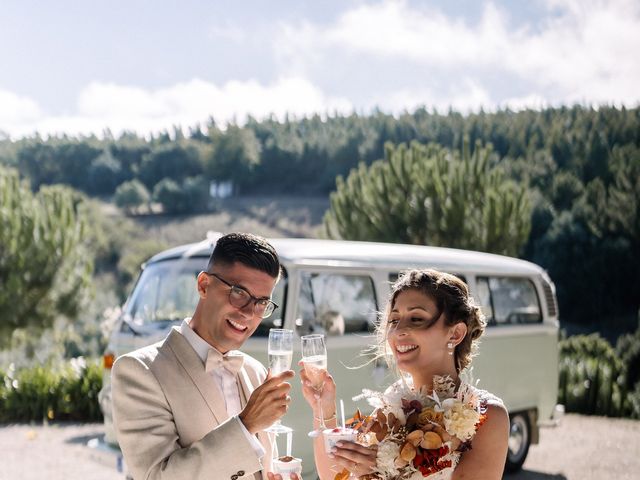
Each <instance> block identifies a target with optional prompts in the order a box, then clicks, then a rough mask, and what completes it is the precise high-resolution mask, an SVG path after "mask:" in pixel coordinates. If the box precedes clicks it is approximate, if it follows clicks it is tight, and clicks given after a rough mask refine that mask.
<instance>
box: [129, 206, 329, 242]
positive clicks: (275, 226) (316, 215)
mask: <svg viewBox="0 0 640 480" xmlns="http://www.w3.org/2000/svg"><path fill="white" fill-rule="evenodd" d="M328 207H329V199H328V198H326V197H284V196H268V197H266V196H263V197H239V198H233V199H226V200H223V201H220V203H219V205H218V207H217V209H216V211H215V212H212V213H204V214H198V215H144V216H136V217H132V219H133V220H134V222H135V224H136V225H137V226H138V227H140V228H141V229H143V230H144V231H145V232H146V236H147V237H148V238H152V239H154V240H158V241H161V242H163V243H165V244H167V245H169V246H175V245H180V244H183V243H190V242H196V241H199V240H202V239H204V238H205V237H206V233H207V231H209V230H214V231H219V232H233V231H243V232H251V233H255V234H257V235H262V236H264V237H271V238H275V237H306V238H314V237H319V236H320V235H321V230H322V229H321V227H322V217H323V215H324V213H325V211H326V210H327V209H328Z"/></svg>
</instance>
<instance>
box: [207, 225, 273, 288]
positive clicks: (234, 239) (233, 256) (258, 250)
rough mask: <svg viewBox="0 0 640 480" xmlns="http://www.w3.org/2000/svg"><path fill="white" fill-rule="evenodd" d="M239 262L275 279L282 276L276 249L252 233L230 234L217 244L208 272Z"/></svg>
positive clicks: (220, 239) (210, 258)
mask: <svg viewBox="0 0 640 480" xmlns="http://www.w3.org/2000/svg"><path fill="white" fill-rule="evenodd" d="M235 262H239V263H241V264H243V265H245V266H247V267H250V268H255V269H256V270H260V271H261V272H264V273H266V274H268V275H269V276H271V277H273V278H279V276H280V271H281V267H280V259H279V258H278V254H277V253H276V250H275V248H273V246H272V245H271V244H270V243H269V242H267V241H266V240H265V239H264V238H262V237H259V236H257V235H253V234H251V233H229V234H227V235H223V236H222V237H220V238H219V239H218V241H217V242H216V246H215V248H214V249H213V252H211V257H209V264H208V266H207V271H209V272H210V271H211V268H212V267H213V266H214V265H233V264H234V263H235Z"/></svg>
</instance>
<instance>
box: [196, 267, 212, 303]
mask: <svg viewBox="0 0 640 480" xmlns="http://www.w3.org/2000/svg"><path fill="white" fill-rule="evenodd" d="M196 282H197V288H198V295H199V296H200V298H203V299H204V298H207V290H208V289H209V285H210V284H211V278H209V275H207V274H206V273H205V272H200V273H199V274H198V278H197V279H196Z"/></svg>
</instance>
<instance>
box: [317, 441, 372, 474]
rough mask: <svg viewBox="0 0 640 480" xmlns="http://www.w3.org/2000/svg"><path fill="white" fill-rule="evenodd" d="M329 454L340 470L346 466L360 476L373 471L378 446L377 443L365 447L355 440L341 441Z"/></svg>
mask: <svg viewBox="0 0 640 480" xmlns="http://www.w3.org/2000/svg"><path fill="white" fill-rule="evenodd" d="M327 454H328V455H329V458H331V459H332V460H333V462H334V463H335V465H336V466H337V467H338V468H337V469H338V471H340V470H342V469H343V468H346V469H347V470H349V471H350V472H351V473H353V474H354V475H355V476H356V477H360V476H362V475H367V474H368V473H372V472H373V469H374V468H375V466H376V456H377V455H378V447H377V445H372V446H370V447H364V446H362V445H360V444H357V443H354V442H345V441H339V442H337V443H336V446H335V447H334V448H333V449H332V450H331V452H327Z"/></svg>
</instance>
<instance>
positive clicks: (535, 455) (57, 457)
mask: <svg viewBox="0 0 640 480" xmlns="http://www.w3.org/2000/svg"><path fill="white" fill-rule="evenodd" d="M101 428H102V426H101V425H99V424H87V425H79V424H60V425H58V424H54V425H46V426H32V425H7V426H2V427H0V452H2V453H1V454H0V480H5V479H6V480H17V479H20V480H45V479H47V480H74V479H82V480H84V479H91V480H123V475H120V474H118V473H117V471H116V466H115V461H114V463H113V464H111V465H107V464H106V462H107V460H105V457H103V456H100V455H98V454H96V453H95V451H94V450H92V449H90V448H89V447H87V442H88V441H89V439H91V438H94V437H97V436H99V435H100V433H101ZM109 458H110V457H107V459H109ZM638 472H640V422H638V421H632V420H618V419H608V418H601V417H584V416H580V415H566V416H565V418H564V419H563V422H562V424H561V425H560V426H559V427H557V428H550V429H543V430H542V432H541V439H540V444H539V445H533V446H532V447H531V449H530V451H529V456H528V458H527V461H526V462H525V464H524V468H523V470H522V472H520V473H518V474H515V475H508V476H505V480H596V479H597V480H601V479H609V478H611V479H616V480H627V479H628V480H632V479H638V478H639V474H638Z"/></svg>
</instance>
